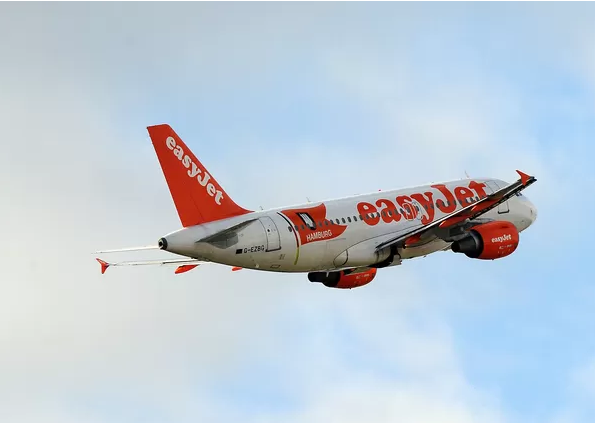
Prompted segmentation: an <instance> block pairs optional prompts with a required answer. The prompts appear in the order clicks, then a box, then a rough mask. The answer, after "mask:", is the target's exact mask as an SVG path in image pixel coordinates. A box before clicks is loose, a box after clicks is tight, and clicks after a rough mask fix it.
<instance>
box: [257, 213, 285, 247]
mask: <svg viewBox="0 0 595 423" xmlns="http://www.w3.org/2000/svg"><path fill="white" fill-rule="evenodd" d="M259 221H260V223H261V224H262V226H263V227H264V232H265V233H266V235H267V252H268V251H276V250H280V249H281V240H280V239H279V230H278V229H277V225H275V222H274V221H273V219H271V218H270V217H269V216H263V217H261V218H260V219H259Z"/></svg>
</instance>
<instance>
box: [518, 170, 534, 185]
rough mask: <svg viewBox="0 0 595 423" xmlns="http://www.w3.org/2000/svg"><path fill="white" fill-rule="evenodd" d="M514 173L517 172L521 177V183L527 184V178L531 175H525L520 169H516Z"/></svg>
mask: <svg viewBox="0 0 595 423" xmlns="http://www.w3.org/2000/svg"><path fill="white" fill-rule="evenodd" d="M516 173H518V174H519V176H520V177H521V183H522V184H523V185H527V182H529V179H531V176H529V175H527V174H526V173H524V172H521V171H520V170H518V169H517V171H516Z"/></svg>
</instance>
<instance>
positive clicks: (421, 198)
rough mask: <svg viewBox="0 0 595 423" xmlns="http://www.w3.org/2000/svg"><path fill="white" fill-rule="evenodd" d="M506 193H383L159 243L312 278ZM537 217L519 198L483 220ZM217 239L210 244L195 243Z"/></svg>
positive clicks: (404, 252)
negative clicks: (309, 275) (472, 204)
mask: <svg viewBox="0 0 595 423" xmlns="http://www.w3.org/2000/svg"><path fill="white" fill-rule="evenodd" d="M506 185H507V184H506V183H505V182H503V181H500V180H494V179H465V180H458V181H451V182H445V183H438V184H432V185H424V186H419V187H413V188H405V189H399V190H392V191H382V192H376V193H371V194H365V195H358V196H353V197H348V198H341V199H336V200H330V201H323V202H320V203H306V204H301V205H297V206H294V207H281V208H277V209H272V210H266V211H258V212H252V213H249V214H244V215H241V216H236V217H232V218H228V219H223V220H218V221H214V222H210V223H206V224H202V225H197V226H191V227H187V228H184V229H181V230H178V231H175V232H173V233H170V234H168V235H166V236H165V237H164V239H165V240H166V242H167V248H166V250H167V251H170V252H172V253H176V254H180V255H183V256H187V257H192V258H197V259H201V260H207V261H212V262H216V263H221V264H226V265H230V266H237V267H242V268H248V269H258V270H268V271H276V272H313V271H320V270H337V269H341V268H345V267H354V266H366V265H368V264H372V263H373V257H372V256H371V254H372V252H373V251H374V248H375V246H376V245H378V244H379V243H381V242H383V241H386V240H388V239H390V238H393V237H395V236H398V235H399V234H402V233H405V232H408V231H410V230H412V229H414V228H416V227H420V226H423V225H427V224H429V223H431V222H433V221H434V220H436V219H439V218H441V217H443V216H445V215H446V214H450V213H452V212H453V211H455V210H458V209H460V208H462V207H463V206H466V205H468V204H470V203H472V202H476V201H478V200H479V199H481V198H483V197H485V196H486V195H489V194H491V193H492V192H494V191H496V190H497V189H499V188H502V187H504V186H506ZM536 216H537V212H536V209H535V207H534V206H533V205H532V204H531V202H530V201H529V200H528V199H527V198H526V197H524V196H522V195H520V196H514V197H512V198H510V199H509V200H508V201H506V202H505V203H502V204H501V205H500V206H498V207H497V208H494V209H492V210H490V211H489V212H487V213H486V214H484V215H483V216H481V219H482V220H500V221H508V222H510V223H512V224H514V225H515V226H516V228H517V230H518V231H519V232H521V231H523V230H525V229H526V228H528V227H529V226H530V225H531V224H532V223H533V221H534V220H535V218H536ZM362 218H363V219H362ZM243 222H247V223H246V224H245V225H244V226H241V227H239V228H238V229H236V230H231V231H228V232H227V233H226V232H223V233H222V234H221V233H220V232H221V231H225V230H226V229H228V228H231V227H237V225H239V224H241V223H243ZM215 234H218V235H216V237H215V238H214V239H209V240H207V241H201V240H204V239H205V238H207V237H209V236H212V235H215ZM449 246H450V243H449V242H446V241H443V240H442V239H439V238H434V239H433V240H431V241H430V242H426V243H420V244H419V245H416V246H414V247H410V248H403V249H401V248H399V251H398V254H399V256H400V258H401V259H408V258H414V257H419V256H425V255H427V254H430V253H433V252H436V251H441V250H445V249H448V247H449ZM393 264H399V262H395V263H393Z"/></svg>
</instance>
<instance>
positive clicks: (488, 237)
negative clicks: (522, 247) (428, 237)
mask: <svg viewBox="0 0 595 423" xmlns="http://www.w3.org/2000/svg"><path fill="white" fill-rule="evenodd" d="M518 245H519V232H518V230H517V229H516V227H515V226H514V225H513V224H512V223H510V222H504V221H498V222H489V223H484V224H482V225H478V226H475V227H473V229H471V230H470V231H469V236H467V237H465V238H462V239H460V240H458V241H455V242H453V243H452V245H451V249H452V251H454V252H455V253H463V254H465V255H466V256H467V257H469V258H476V259H481V260H495V259H498V258H502V257H506V256H508V255H510V254H512V253H513V252H514V251H515V250H516V248H517V246H518Z"/></svg>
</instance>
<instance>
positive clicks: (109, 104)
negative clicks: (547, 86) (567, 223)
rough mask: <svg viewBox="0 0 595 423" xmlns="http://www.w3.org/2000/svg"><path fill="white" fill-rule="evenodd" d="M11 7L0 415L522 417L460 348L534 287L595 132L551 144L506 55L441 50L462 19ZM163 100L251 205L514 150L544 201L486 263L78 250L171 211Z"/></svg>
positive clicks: (358, 186)
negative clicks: (312, 271) (327, 282)
mask: <svg viewBox="0 0 595 423" xmlns="http://www.w3.org/2000/svg"><path fill="white" fill-rule="evenodd" d="M2 9H3V11H5V12H6V13H0V16H1V17H0V23H1V25H0V27H1V28H2V29H1V30H0V31H1V33H2V35H4V36H3V37H2V38H3V39H4V40H5V41H4V42H3V43H2V44H1V45H0V53H2V57H3V58H4V62H3V63H4V66H3V67H2V69H1V70H0V77H1V78H2V80H3V82H4V84H3V91H2V94H3V95H2V98H1V99H0V116H2V118H1V119H2V121H3V123H4V125H3V128H4V132H3V138H2V139H3V141H2V146H3V147H4V149H3V151H4V153H3V154H2V155H0V178H1V180H2V181H5V182H4V183H3V185H2V186H3V195H4V198H5V199H9V200H10V201H5V202H4V204H3V206H2V207H1V208H0V218H1V219H2V221H3V222H8V225H6V227H4V228H3V238H4V242H2V243H1V244H0V245H1V246H0V255H1V256H2V257H3V258H4V263H3V266H2V267H0V287H1V289H2V295H1V296H0V374H2V378H1V379H0V398H1V399H0V418H1V419H2V420H3V421H11V422H33V421H39V420H40V419H43V420H44V421H60V422H64V421H66V422H67V421H77V422H79V421H88V422H102V421H110V422H118V421H127V422H130V421H137V420H138V421H141V420H142V421H151V420H155V421H178V422H179V421H190V420H192V421H196V420H205V421H221V422H224V421H237V420H240V419H241V420H244V421H260V422H262V421H271V420H273V419H275V420H279V419H280V418H282V419H283V420H288V421H322V420H325V421H328V420H331V421H335V420H336V421H339V420H340V421H351V420H355V419H358V420H362V419H365V420H378V421H384V420H386V421H388V420H390V421H394V420H395V419H396V418H399V419H400V420H406V421H418V422H425V421H432V422H439V423H442V422H444V423H447V422H452V421H457V422H510V421H512V420H513V417H511V415H512V411H511V410H510V405H509V402H507V401H510V399H509V398H508V397H507V395H506V392H502V390H504V388H502V386H501V385H500V384H503V385H504V386H507V385H506V381H504V380H503V379H498V380H496V382H497V383H499V385H498V386H497V388H498V389H496V388H493V390H492V388H487V387H489V386H490V384H489V383H488V382H485V381H482V380H481V379H480V378H478V377H476V375H473V374H470V373H471V372H470V370H469V364H468V363H466V362H465V360H464V357H465V356H466V355H465V353H466V354H467V356H468V355H469V351H462V349H463V348H464V347H465V346H466V345H468V344H469V343H473V339H474V337H473V336H469V335H468V333H467V332H465V330H466V329H467V328H468V325H471V323H472V322H473V321H474V320H478V321H479V322H480V323H479V324H481V323H482V322H484V320H482V319H485V318H486V316H488V317H489V316H494V315H496V318H498V317H499V318H502V316H501V315H498V312H500V313H505V310H506V309H507V307H509V308H513V307H514V306H517V307H521V306H523V305H524V304H525V302H524V301H525V298H526V297H523V295H526V296H530V294H533V295H535V292H534V291H532V290H531V289H529V288H528V287H532V286H533V287H534V286H535V285H530V282H529V281H526V280H523V278H524V277H523V276H522V273H521V272H516V270H518V268H517V267H515V266H518V263H519V262H524V265H523V271H526V269H527V263H528V262H529V260H535V259H536V257H538V255H539V254H541V253H543V252H547V254H554V253H555V254H556V255H557V254H558V251H559V250H555V251H554V252H553V253H552V252H551V251H552V248H551V246H552V245H553V242H554V241H556V245H559V243H560V242H561V241H564V240H572V239H574V238H572V237H578V235H577V234H573V233H570V232H571V231H564V233H559V234H557V235H556V237H555V238H556V239H555V240H554V241H548V240H547V239H545V238H547V237H546V235H548V236H549V235H551V233H550V230H551V227H552V224H559V219H558V218H559V215H560V214H559V213H560V212H561V211H563V210H566V207H567V206H566V205H565V204H560V201H559V198H556V196H553V195H552V192H566V193H567V194H566V195H568V197H569V198H575V197H576V196H577V195H578V193H580V192H583V191H585V190H586V189H588V188H589V187H590V186H591V184H592V182H593V181H592V176H591V173H586V172H585V169H588V165H589V155H588V154H587V153H588V151H589V145H588V144H587V143H586V142H584V138H583V137H581V136H580V134H579V135H577V136H576V137H574V138H572V139H571V141H572V142H570V141H569V142H568V143H567V144H565V145H564V146H563V147H551V148H547V149H546V148H543V144H542V142H541V140H540V139H539V136H538V134H537V131H535V128H534V127H533V125H534V124H535V122H536V120H535V119H537V120H539V119H540V118H541V115H540V109H538V108H536V107H535V103H536V102H537V101H535V102H533V101H530V100H528V99H527V96H529V97H530V96H531V95H530V94H527V93H526V92H525V91H523V90H521V89H520V88H519V85H518V81H517V80H515V79H512V80H511V79H507V78H505V77H502V76H500V75H499V74H498V72H490V70H489V69H487V68H486V67H484V66H481V65H480V64H474V63H475V61H474V60H472V59H474V58H475V57H477V56H475V55H474V54H473V51H471V52H469V51H467V52H465V51H464V52H463V53H461V52H459V51H458V50H457V51H456V52H455V51H453V54H455V53H456V54H455V56H456V57H455V59H456V60H453V61H452V62H451V61H447V60H446V59H445V56H448V55H449V54H447V53H446V52H445V51H442V52H441V51H437V49H436V47H438V48H444V47H449V46H453V45H457V44H458V43H459V42H460V39H461V38H460V37H463V36H464V35H465V34H466V33H467V32H466V31H462V32H457V31H453V30H452V28H450V27H451V26H455V25H454V24H442V25H441V26H439V27H438V29H439V30H440V31H443V32H442V33H445V34H446V33H447V34H450V35H449V36H445V38H444V39H443V40H442V41H440V40H438V41H436V38H435V37H429V38H425V40H424V37H422V36H421V35H420V34H422V33H423V32H427V31H415V34H417V36H416V37H415V39H414V40H413V41H412V42H410V40H411V39H410V38H406V37H404V36H405V35H407V34H409V33H410V31H414V30H415V29H416V26H417V24H416V22H422V23H423V28H425V29H428V28H430V29H431V28H432V26H433V25H435V24H437V23H439V22H440V21H441V19H439V16H437V15H435V14H432V16H430V17H427V18H425V19H423V20H422V21H420V20H419V19H421V18H420V16H422V15H425V14H426V13H425V10H424V8H417V7H415V8H405V9H401V10H402V11H403V12H402V13H400V14H398V15H399V16H396V14H395V13H394V10H395V9H382V10H385V11H390V10H393V12H391V13H387V14H386V15H385V16H377V15H375V14H374V13H373V12H370V11H368V10H372V9H365V8H361V7H359V8H352V7H348V6H341V7H338V8H330V7H322V6H319V7H318V8H315V9H308V8H306V7H305V6H300V7H297V6H283V7H282V6H271V7H270V8H266V7H264V6H262V7H260V8H259V9H252V8H251V7H247V6H237V7H236V8H231V9H230V8H228V7H223V6H210V5H206V6H201V7H198V6H195V7H189V6H184V7H182V6H172V7H169V6H168V7H165V6H155V5H151V6H146V7H143V8H142V10H141V9H140V8H138V7H136V6H130V5H123V6H122V5H121V6H109V7H108V6H107V5H105V6H102V7H100V6H97V5H77V6H63V5H53V6H47V5H44V6H32V5H25V6H18V7H17V6H16V5H9V6H3V7H2ZM312 10H316V12H317V13H312ZM457 10H458V12H457V13H455V12H456V10H455V12H450V14H449V17H450V18H453V19H454V20H455V21H457V22H460V21H464V20H465V13H462V12H461V10H460V9H457ZM360 14H361V15H360ZM453 15H454V16H453ZM362 16H363V18H361V17H362ZM360 18H361V19H360ZM362 19H363V20H362ZM370 22H376V24H371V23H370ZM107 28H109V30H108V29H107ZM393 29H394V31H395V32H391V31H392V30H393ZM467 30H468V29H467ZM432 40H433V41H432ZM465 45H466V44H465ZM370 46H372V47H370ZM451 50H452V49H451ZM449 51H450V50H449ZM519 51H522V50H519ZM423 53H433V54H432V55H428V56H425V55H424V54H423ZM466 54H468V55H469V56H467V55H466ZM432 58H433V59H432ZM463 59H466V60H465V61H463ZM458 60H461V61H460V62H457V61H458ZM432 63H443V64H445V63H446V65H445V67H444V68H443V70H444V72H443V73H440V72H436V73H433V71H432V70H431V69H434V68H430V67H429V64H432ZM457 63H462V64H463V65H464V66H458V65H457ZM296 99H299V101H298V100H296ZM572 99H573V98H572V97H571V98H570V100H569V103H567V104H569V109H568V110H567V112H568V116H570V115H571V116H574V115H575V113H576V110H577V109H576V106H577V105H576V104H573V103H572V101H571V100H572ZM581 104H582V103H581ZM527 110H530V111H531V113H529V112H527ZM556 113H558V112H556ZM562 115H563V116H566V117H568V116H567V115H564V114H563V113H562ZM536 116H537V117H536ZM589 117H592V114H587V117H585V116H584V115H583V119H589ZM162 121H168V122H170V123H172V124H173V125H174V127H175V128H176V130H178V132H179V133H180V135H181V136H182V137H183V138H184V139H185V140H186V141H187V142H188V143H189V144H190V145H192V146H193V150H194V151H195V152H196V153H197V155H198V157H200V158H201V160H203V158H204V164H205V165H206V166H207V168H209V170H210V171H211V172H212V173H213V174H214V175H216V176H217V178H218V180H219V181H221V183H222V184H223V185H224V186H225V188H226V190H227V191H228V192H229V193H230V194H232V195H233V196H234V198H235V199H237V200H238V202H239V203H241V204H242V205H245V206H247V207H252V208H256V207H257V206H258V205H260V204H262V205H263V206H265V207H266V206H277V205H279V204H285V203H294V202H301V201H303V199H304V198H305V197H306V196H309V197H310V198H311V199H312V200H313V201H316V200H320V199H322V198H326V197H335V196H341V195H350V194H354V193H361V192H366V191H371V190H376V189H379V188H383V189H388V188H394V187H396V186H402V185H413V184H419V183H422V182H424V181H423V180H421V179H422V178H430V179H433V178H436V179H450V178H456V177H463V171H464V170H467V171H468V172H469V173H471V174H473V175H477V174H479V173H482V174H485V175H497V176H500V177H502V178H504V179H509V180H510V179H511V178H512V177H514V174H511V173H510V172H511V171H512V170H514V167H517V166H518V167H523V166H526V167H527V169H528V170H529V171H531V172H534V173H535V174H536V175H537V176H538V178H539V183H538V184H536V185H535V186H534V187H532V188H531V190H532V191H531V195H530V196H531V198H536V203H537V204H538V207H539V208H540V221H542V222H544V223H541V222H539V221H538V222H539V223H541V224H538V225H536V226H535V230H533V228H532V230H533V234H535V235H528V236H534V238H532V239H533V241H529V242H528V243H527V245H528V246H529V247H528V248H527V249H525V250H524V252H523V253H522V254H521V255H517V257H521V258H518V259H517V258H515V259H512V260H513V261H512V262H511V261H509V262H507V263H506V264H502V263H495V264H494V266H492V267H490V268H489V269H491V270H488V271H486V270H485V267H481V266H480V264H479V263H477V262H473V261H469V260H466V259H465V258H461V257H457V256H453V255H449V256H446V255H445V254H442V255H436V256H435V257H432V258H427V259H424V260H429V261H415V260H414V261H411V262H409V263H407V264H406V265H403V266H401V267H399V268H392V269H385V270H384V271H382V272H381V273H380V276H379V277H378V278H377V279H376V280H375V281H374V282H373V284H371V285H369V286H366V287H363V288H360V289H357V290H353V291H348V292H343V291H336V290H329V289H326V288H325V287H323V286H321V285H319V284H310V283H309V282H307V280H306V278H305V277H304V275H277V274H267V273H264V272H263V273H258V272H250V271H242V272H234V273H233V274H232V273H231V272H230V271H229V269H228V268H225V267H217V266H211V267H209V266H205V267H204V268H200V269H196V270H194V271H192V272H190V273H188V274H184V275H181V276H175V277H174V276H173V275H172V269H171V268H167V269H166V268H152V269H110V270H109V271H108V273H107V274H106V275H103V276H102V275H100V274H99V271H98V270H99V269H98V265H97V263H95V262H94V260H93V255H91V254H90V252H92V251H94V250H97V249H100V248H108V247H120V246H127V245H131V244H145V243H149V242H154V241H155V240H156V239H157V238H158V237H159V236H161V235H162V234H164V233H166V232H169V231H170V230H173V229H176V228H177V227H178V225H179V222H178V219H177V216H176V214H175V209H174V207H173V204H172V202H171V199H170V195H169V192H168V190H167V187H166V184H165V182H164V180H163V177H162V174H161V172H160V169H159V167H158V163H157V160H156V158H155V157H154V152H153V151H152V147H151V145H150V143H149V141H148V139H147V138H146V132H145V128H144V127H145V126H146V125H148V124H152V123H157V122H162ZM569 122H573V120H572V119H564V120H563V122H562V123H563V124H564V126H565V127H568V126H570V125H568V123H569ZM586 138H588V137H586ZM195 146H196V147H195ZM585 173H586V174H585ZM562 189H563V190H564V191H563V190H562ZM591 201H592V199H590V198H587V199H586V200H585V202H586V203H587V204H590V202H591ZM548 210H549V213H548ZM542 216H544V217H542ZM584 230H585V231H588V229H584ZM550 238H551V237H550ZM536 239H539V242H536V241H535V240H536ZM529 240H531V238H529ZM550 242H551V243H550ZM543 257H544V256H539V258H540V259H542V258H543ZM545 257H551V256H545ZM124 258H127V257H124ZM149 258H151V257H149ZM457 260H459V261H457ZM463 260H465V261H463ZM514 260H518V261H514ZM542 261H544V262H545V261H546V260H542ZM531 262H533V261H531ZM428 263H431V265H428ZM461 263H464V268H463V267H461ZM552 263H554V260H552ZM484 264H485V263H484ZM546 264H547V263H544V266H545V265H546ZM548 269H550V268H549V267H548V268H546V270H548ZM537 270H539V269H537ZM537 270H536V271H537ZM499 272H500V273H499ZM477 275H481V276H479V277H478V276H477ZM502 275H505V277H503V276H502ZM521 282H523V283H524V284H521ZM540 286H541V287H543V289H548V285H547V284H543V285H540ZM559 298H560V297H559V296H556V300H559ZM540 309H542V308H540ZM546 309H547V308H546ZM581 309H582V308H581ZM504 317H506V316H504ZM517 317H518V315H517V314H514V315H512V317H511V318H517ZM521 317H522V316H521ZM461 321H464V322H465V324H463V323H462V322H461ZM522 322H523V321H522V320H521V323H522ZM530 331H531V328H527V332H530ZM467 336H469V338H467ZM484 348H485V346H484ZM511 348H513V347H511ZM512 351H513V352H514V349H512ZM473 358H475V359H476V360H478V361H479V362H480V363H481V364H485V365H486V366H489V365H491V364H493V361H495V360H497V359H498V358H500V357H496V358H493V360H492V359H490V358H486V359H485V360H484V361H481V357H473ZM522 365H523V363H520V364H519V366H522ZM585 374H587V373H585ZM581 381H582V382H580V383H581V384H584V383H586V385H584V386H585V387H587V386H588V380H582V379H581ZM544 389H545V388H544Z"/></svg>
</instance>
